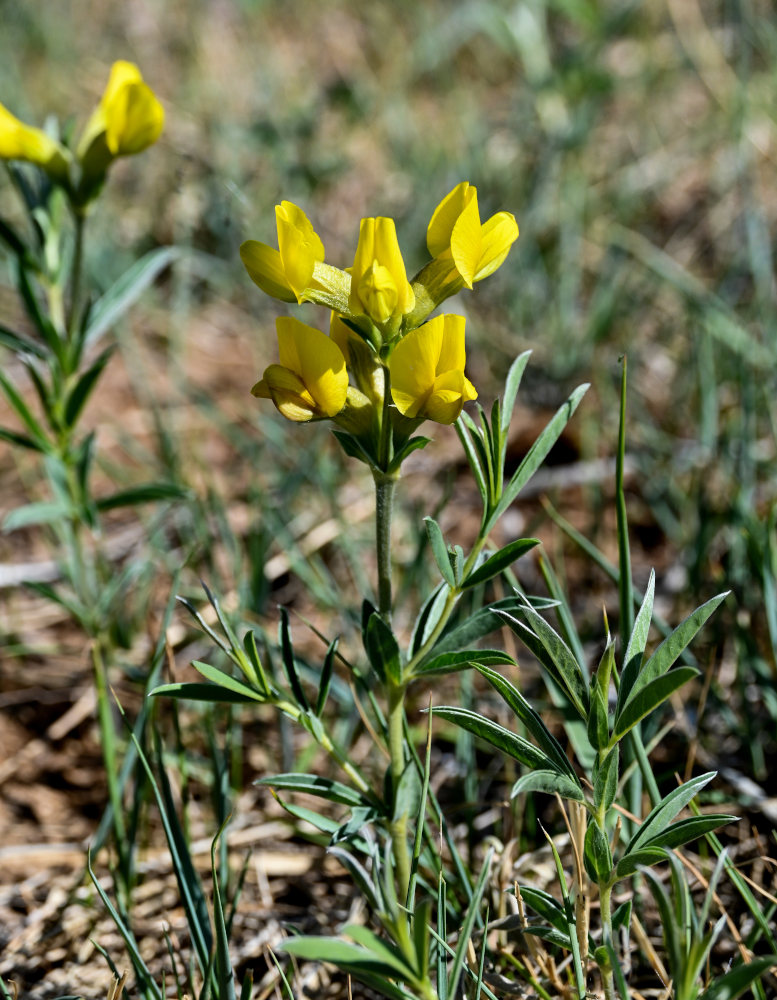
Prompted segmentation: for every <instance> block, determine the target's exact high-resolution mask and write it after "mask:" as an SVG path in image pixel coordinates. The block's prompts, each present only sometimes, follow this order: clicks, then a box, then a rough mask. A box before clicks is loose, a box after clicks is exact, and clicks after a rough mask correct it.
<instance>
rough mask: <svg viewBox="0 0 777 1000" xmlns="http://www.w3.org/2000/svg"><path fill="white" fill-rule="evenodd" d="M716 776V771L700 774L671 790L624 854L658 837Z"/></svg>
mask: <svg viewBox="0 0 777 1000" xmlns="http://www.w3.org/2000/svg"><path fill="white" fill-rule="evenodd" d="M716 774H717V771H708V772H707V773H706V774H700V775H699V776H698V777H696V778H691V780H690V781H686V782H685V783H684V784H682V785H680V786H679V787H678V788H675V789H673V790H672V791H671V792H670V793H669V794H668V795H667V796H665V797H664V798H663V799H662V800H661V801H660V802H659V803H658V805H657V806H655V807H654V808H653V809H651V811H650V812H649V813H648V815H647V817H646V818H645V820H644V822H643V823H642V824H641V826H640V827H639V829H638V830H637V831H636V833H635V834H634V836H633V837H632V838H631V840H630V841H629V843H628V845H627V846H626V854H627V855H628V854H631V852H632V851H635V850H637V849H638V848H641V847H644V846H645V845H646V844H647V842H648V841H650V840H652V839H653V838H654V837H656V836H658V834H659V833H661V832H662V830H665V829H666V827H667V826H669V824H670V823H671V822H672V820H673V819H674V818H675V816H676V815H677V814H678V813H679V812H680V810H681V809H683V808H685V806H687V805H688V803H689V802H690V801H691V799H693V798H695V797H696V795H698V793H699V792H700V791H701V790H702V788H704V786H705V785H707V784H709V782H710V781H712V779H713V778H714V777H715V775H716Z"/></svg>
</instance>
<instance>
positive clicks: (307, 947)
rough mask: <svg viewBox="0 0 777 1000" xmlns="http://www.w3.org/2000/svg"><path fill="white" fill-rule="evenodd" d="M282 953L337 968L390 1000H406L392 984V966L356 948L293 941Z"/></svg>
mask: <svg viewBox="0 0 777 1000" xmlns="http://www.w3.org/2000/svg"><path fill="white" fill-rule="evenodd" d="M281 949H282V950H283V951H285V952H286V953H287V954H289V955H294V956H295V957H296V958H302V959H307V960H308V961H311V962H329V963H330V964H331V965H336V966H337V967H338V969H342V970H343V972H349V973H350V974H351V975H352V976H354V977H355V978H356V979H358V980H359V981H360V982H363V983H365V984H366V985H367V986H372V987H373V988H375V989H377V990H378V991H379V992H381V993H383V994H385V996H387V997H389V998H391V1000H407V994H406V993H405V992H404V991H403V990H401V989H400V988H399V987H398V986H396V985H395V984H394V983H392V982H391V979H392V978H396V977H397V975H398V973H397V970H396V968H395V966H394V965H393V963H390V962H387V961H385V960H384V959H382V958H378V957H377V956H376V955H374V954H373V953H372V952H370V951H367V949H366V948H363V947H361V946H360V945H358V944H351V943H350V942H349V941H343V940H341V939H340V938H333V937H295V938H289V939H288V940H287V941H284V942H283V945H282V946H281Z"/></svg>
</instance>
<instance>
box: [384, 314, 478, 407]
mask: <svg viewBox="0 0 777 1000" xmlns="http://www.w3.org/2000/svg"><path fill="white" fill-rule="evenodd" d="M464 363H465V355H464V317H463V316H457V315H453V314H445V315H443V316H435V317H434V319H431V320H429V322H428V323H424V325H423V326H419V327H418V329H417V330H413V331H411V332H410V333H408V334H407V336H406V337H404V339H402V340H400V342H399V343H398V344H397V346H396V347H395V348H394V350H393V352H392V354H391V357H390V358H389V373H390V375H391V395H392V398H393V400H394V403H395V404H396V407H397V409H398V410H399V412H400V413H401V414H402V415H403V416H406V417H416V418H420V419H422V420H423V419H426V418H428V419H429V420H435V421H436V422H437V423H438V424H452V423H453V422H454V421H455V420H456V419H457V418H458V416H459V414H460V413H461V408H462V406H463V405H464V403H468V402H469V401H470V400H473V399H477V395H478V394H477V392H476V391H475V387H474V386H473V385H472V383H471V382H470V381H469V379H468V378H467V377H466V376H465V375H464Z"/></svg>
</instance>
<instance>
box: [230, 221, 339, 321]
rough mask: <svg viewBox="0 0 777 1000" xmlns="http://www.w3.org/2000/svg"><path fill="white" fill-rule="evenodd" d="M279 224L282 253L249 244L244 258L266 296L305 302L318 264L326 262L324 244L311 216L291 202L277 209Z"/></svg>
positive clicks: (242, 249) (243, 251)
mask: <svg viewBox="0 0 777 1000" xmlns="http://www.w3.org/2000/svg"><path fill="white" fill-rule="evenodd" d="M275 221H276V225H277V227H278V247H279V249H278V250H274V249H273V248H272V247H269V246H267V244H265V243H259V242H258V241H257V240H246V241H245V243H243V244H242V246H241V247H240V258H241V260H242V261H243V264H244V266H245V269H246V271H248V274H249V276H250V277H251V280H252V281H253V282H255V284H257V285H258V286H259V287H260V288H261V289H262V291H263V292H266V293H267V294H268V295H272V297H273V298H275V299H282V300H283V301H284V302H295V301H296V302H302V300H303V298H304V295H305V291H306V289H308V288H310V286H311V285H312V284H313V272H314V270H315V267H316V264H317V263H318V264H320V263H321V262H323V260H324V244H323V243H322V242H321V239H320V238H319V236H318V234H317V233H316V231H315V230H314V229H313V226H312V224H311V222H310V219H308V217H307V215H305V213H304V212H303V211H302V209H301V208H298V207H297V206H296V205H294V204H293V203H292V202H290V201H282V202H281V203H280V205H276V206H275Z"/></svg>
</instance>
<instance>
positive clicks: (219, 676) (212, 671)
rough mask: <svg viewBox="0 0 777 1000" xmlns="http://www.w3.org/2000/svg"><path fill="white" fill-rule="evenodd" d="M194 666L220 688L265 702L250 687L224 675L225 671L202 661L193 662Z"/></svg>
mask: <svg viewBox="0 0 777 1000" xmlns="http://www.w3.org/2000/svg"><path fill="white" fill-rule="evenodd" d="M192 666H193V667H194V669H195V670H196V671H197V672H198V673H200V674H202V676H203V677H204V678H205V679H206V680H209V681H212V682H213V683H214V684H218V686H219V687H222V688H226V690H228V691H233V692H234V693H235V694H239V695H242V696H243V697H244V698H250V699H251V700H252V701H263V700H264V699H263V697H262V695H261V694H260V693H259V692H258V691H255V690H254V689H253V688H251V687H248V685H247V684H244V683H243V682H242V681H239V680H237V679H236V678H234V677H232V676H230V675H229V674H226V673H224V671H223V670H219V669H218V668H217V667H212V666H211V665H210V664H209V663H203V662H202V661H201V660H192Z"/></svg>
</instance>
